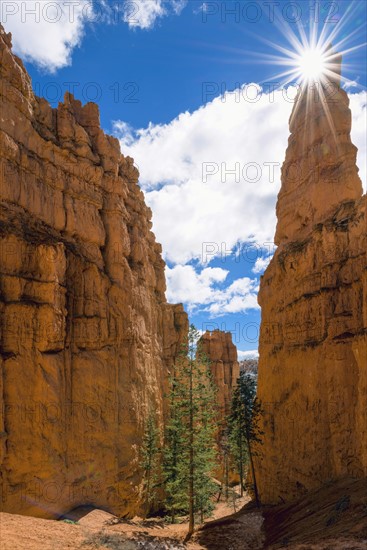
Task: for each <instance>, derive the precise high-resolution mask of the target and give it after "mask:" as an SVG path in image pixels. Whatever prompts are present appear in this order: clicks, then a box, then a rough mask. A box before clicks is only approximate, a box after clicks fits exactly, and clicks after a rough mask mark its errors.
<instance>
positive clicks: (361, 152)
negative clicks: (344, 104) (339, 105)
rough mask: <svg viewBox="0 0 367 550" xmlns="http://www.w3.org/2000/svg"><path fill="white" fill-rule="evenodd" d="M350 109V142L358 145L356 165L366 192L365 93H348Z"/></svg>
mask: <svg viewBox="0 0 367 550" xmlns="http://www.w3.org/2000/svg"><path fill="white" fill-rule="evenodd" d="M349 99H350V109H351V111H352V134H351V135H352V142H353V143H354V145H356V147H358V155H357V165H358V168H359V177H360V178H361V180H362V185H363V189H364V191H365V192H367V133H366V128H367V94H366V92H359V93H358V94H349Z"/></svg>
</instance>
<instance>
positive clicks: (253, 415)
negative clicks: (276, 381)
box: [228, 373, 263, 503]
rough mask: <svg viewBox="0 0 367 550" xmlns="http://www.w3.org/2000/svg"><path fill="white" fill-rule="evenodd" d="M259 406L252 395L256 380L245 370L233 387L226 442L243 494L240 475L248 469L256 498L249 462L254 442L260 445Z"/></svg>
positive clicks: (242, 476) (242, 477) (253, 477)
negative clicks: (228, 445)
mask: <svg viewBox="0 0 367 550" xmlns="http://www.w3.org/2000/svg"><path fill="white" fill-rule="evenodd" d="M261 415H262V408H261V404H260V402H259V400H258V399H257V397H256V381H255V379H254V378H253V377H252V376H251V375H249V374H245V373H241V375H240V377H239V379H238V380H237V386H236V388H235V390H234V392H233V397H232V405H231V414H230V417H229V419H228V428H229V441H230V448H231V454H232V456H233V459H234V460H235V462H236V464H237V468H238V473H239V476H240V482H241V495H242V494H243V486H244V481H243V480H244V477H245V471H246V469H247V468H250V471H251V476H252V480H253V483H254V491H255V497H256V501H257V503H258V494H257V486H256V475H255V467H254V462H253V456H254V455H255V452H254V444H261V443H262V440H261V436H262V435H263V432H262V431H261V430H260V427H259V423H260V417H261Z"/></svg>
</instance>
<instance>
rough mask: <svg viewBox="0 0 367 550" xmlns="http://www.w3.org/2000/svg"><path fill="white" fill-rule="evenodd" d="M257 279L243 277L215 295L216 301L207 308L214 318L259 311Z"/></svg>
mask: <svg viewBox="0 0 367 550" xmlns="http://www.w3.org/2000/svg"><path fill="white" fill-rule="evenodd" d="M258 291H259V283H258V281H257V279H250V278H249V277H243V278H242V279H237V280H236V281H234V282H233V283H232V284H231V285H229V286H228V287H227V288H225V289H224V290H218V291H216V292H215V293H214V295H215V301H214V302H213V303H211V304H210V305H209V306H208V307H206V308H205V311H207V312H208V313H209V314H210V315H211V316H212V317H221V316H222V315H225V314H228V313H245V312H246V311H248V310H251V309H259V305H258V303H257V293H258Z"/></svg>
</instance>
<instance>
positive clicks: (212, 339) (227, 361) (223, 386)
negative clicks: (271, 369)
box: [200, 330, 240, 415]
mask: <svg viewBox="0 0 367 550" xmlns="http://www.w3.org/2000/svg"><path fill="white" fill-rule="evenodd" d="M200 343H201V346H202V350H203V353H205V355H206V356H207V357H208V359H209V360H210V368H211V371H212V375H213V381H214V383H215V386H216V388H217V389H218V394H217V402H218V406H219V409H220V411H221V412H222V414H223V415H225V414H228V413H229V412H230V407H231V400H232V388H233V387H234V386H235V385H236V382H237V378H238V377H239V375H240V367H239V363H238V361H237V348H236V346H235V344H234V343H233V342H232V334H231V333H230V332H223V331H221V330H214V331H213V332H209V331H207V332H205V334H203V335H202V337H201V338H200Z"/></svg>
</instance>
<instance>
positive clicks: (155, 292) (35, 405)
mask: <svg viewBox="0 0 367 550" xmlns="http://www.w3.org/2000/svg"><path fill="white" fill-rule="evenodd" d="M0 84H1V86H0V93H1V96H0V112H1V117H0V160H1V187H0V200H1V210H0V266H1V267H0V338H1V341H0V344H1V348H0V399H1V416H0V442H1V446H0V467H1V479H0V482H1V507H2V510H5V511H8V512H14V513H22V514H33V515H38V516H44V517H52V516H55V515H56V516H57V515H58V514H62V513H65V512H66V511H68V510H70V509H72V508H73V507H75V506H78V505H86V504H90V505H94V506H98V507H102V508H105V509H107V510H110V511H112V512H115V513H117V514H134V513H136V512H138V511H139V494H138V485H139V481H140V475H139V468H138V460H139V457H138V448H139V444H140V442H141V437H142V434H143V430H144V421H145V419H146V418H147V415H148V413H149V409H152V410H154V411H156V414H157V417H158V421H159V422H160V423H161V424H162V420H163V410H164V402H163V401H164V400H163V395H164V391H165V384H166V382H165V380H166V379H167V370H168V369H169V368H170V366H171V364H172V362H173V361H174V359H175V355H176V354H177V353H178V352H179V348H180V343H181V342H182V341H183V340H184V337H185V335H186V334H187V331H188V321H187V316H186V314H185V313H184V311H183V308H182V306H180V305H178V306H171V305H169V304H167V303H166V299H165V278H164V262H163V260H162V258H161V247H160V245H159V244H157V243H156V242H155V237H154V235H153V233H152V232H151V221H150V219H151V212H150V210H149V208H147V206H146V205H145V203H144V196H143V193H142V192H141V190H140V188H139V186H138V185H137V181H138V172H137V170H136V169H135V167H134V165H133V161H132V159H130V158H128V157H127V158H125V157H124V156H123V155H122V154H121V153H120V147H119V143H118V141H117V140H116V139H115V138H112V137H110V136H107V135H105V134H104V133H103V131H102V130H101V128H100V123H99V112H98V107H97V106H96V105H94V104H92V103H88V104H87V105H85V106H84V107H83V106H82V105H81V103H80V102H79V101H76V100H75V99H74V98H73V96H71V95H70V94H66V96H65V102H64V103H61V104H59V106H58V108H57V109H52V108H51V107H50V106H49V104H48V103H47V102H46V101H45V100H43V99H40V98H37V97H36V96H35V95H34V94H33V91H32V86H31V82H30V78H29V76H28V74H27V72H26V70H25V68H24V66H23V64H22V62H21V60H20V59H19V58H17V57H16V56H14V55H13V54H12V52H11V37H10V35H6V34H5V32H4V30H3V29H2V27H0Z"/></svg>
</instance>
